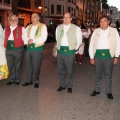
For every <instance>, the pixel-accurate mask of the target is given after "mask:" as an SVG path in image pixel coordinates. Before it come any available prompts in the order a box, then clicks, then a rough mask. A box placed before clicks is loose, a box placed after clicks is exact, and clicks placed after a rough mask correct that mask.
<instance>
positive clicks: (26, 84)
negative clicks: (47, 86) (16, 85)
mask: <svg viewBox="0 0 120 120" xmlns="http://www.w3.org/2000/svg"><path fill="white" fill-rule="evenodd" d="M32 84H33V83H32V82H30V83H28V82H26V83H24V84H22V86H28V85H32Z"/></svg>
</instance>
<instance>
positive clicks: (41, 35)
mask: <svg viewBox="0 0 120 120" xmlns="http://www.w3.org/2000/svg"><path fill="white" fill-rule="evenodd" d="M39 20H40V17H39V15H38V13H33V14H32V15H31V22H32V24H30V25H28V26H27V28H26V31H27V40H26V44H27V51H26V71H27V72H26V73H27V81H26V82H25V83H24V84H22V85H23V86H28V85H32V84H33V80H34V88H38V87H39V79H40V68H41V63H42V56H43V47H44V43H45V41H46V39H47V34H48V33H47V27H46V25H45V24H43V23H40V22H39ZM33 71H34V76H33Z"/></svg>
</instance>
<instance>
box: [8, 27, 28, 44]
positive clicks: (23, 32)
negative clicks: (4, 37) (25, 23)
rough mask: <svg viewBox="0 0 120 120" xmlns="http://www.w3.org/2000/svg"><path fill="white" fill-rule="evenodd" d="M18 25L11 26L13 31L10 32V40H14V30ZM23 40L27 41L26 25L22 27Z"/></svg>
mask: <svg viewBox="0 0 120 120" xmlns="http://www.w3.org/2000/svg"><path fill="white" fill-rule="evenodd" d="M16 27H17V26H14V27H12V26H10V30H11V33H10V36H9V37H8V40H14V36H13V30H14V29H15V28H16ZM22 40H23V41H24V42H25V40H26V30H25V28H24V27H22Z"/></svg>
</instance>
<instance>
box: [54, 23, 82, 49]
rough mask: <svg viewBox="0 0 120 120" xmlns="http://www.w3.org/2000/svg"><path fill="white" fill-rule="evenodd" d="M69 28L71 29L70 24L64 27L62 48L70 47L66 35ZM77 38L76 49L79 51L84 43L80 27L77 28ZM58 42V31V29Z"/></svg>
mask: <svg viewBox="0 0 120 120" xmlns="http://www.w3.org/2000/svg"><path fill="white" fill-rule="evenodd" d="M69 27H70V24H69V25H67V26H66V25H63V29H64V36H63V37H62V41H61V46H68V39H67V35H66V33H67V31H68V29H69ZM76 37H77V45H76V48H75V49H76V50H77V49H78V48H79V46H80V45H81V43H82V33H81V30H80V28H79V27H77V32H76ZM56 40H57V29H56Z"/></svg>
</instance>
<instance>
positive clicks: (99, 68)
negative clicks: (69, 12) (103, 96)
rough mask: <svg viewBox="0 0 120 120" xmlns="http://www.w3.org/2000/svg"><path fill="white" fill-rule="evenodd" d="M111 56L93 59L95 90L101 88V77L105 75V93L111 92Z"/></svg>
mask: <svg viewBox="0 0 120 120" xmlns="http://www.w3.org/2000/svg"><path fill="white" fill-rule="evenodd" d="M113 66H114V62H113V58H110V59H99V58H96V59H95V67H96V79H95V91H98V92H100V90H101V79H102V77H103V75H104V76H105V82H106V93H107V94H109V93H112V72H113Z"/></svg>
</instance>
